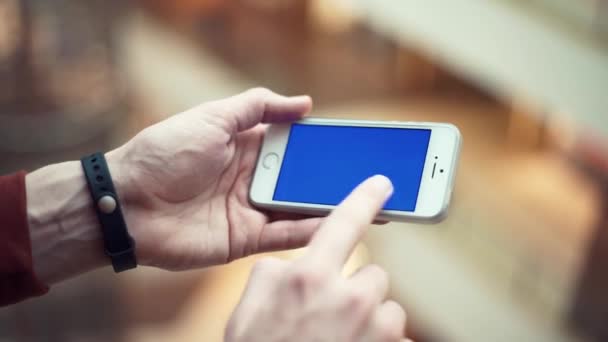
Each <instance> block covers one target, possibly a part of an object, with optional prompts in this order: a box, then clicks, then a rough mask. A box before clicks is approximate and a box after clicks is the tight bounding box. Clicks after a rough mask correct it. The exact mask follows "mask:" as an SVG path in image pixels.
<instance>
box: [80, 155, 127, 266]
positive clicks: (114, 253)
mask: <svg viewBox="0 0 608 342" xmlns="http://www.w3.org/2000/svg"><path fill="white" fill-rule="evenodd" d="M80 162H81V163H82V168H83V170H84V174H85V177H86V180H87V184H88V186H89V191H90V193H91V199H92V200H93V207H94V208H95V213H96V214H97V218H98V219H99V223H100V224H101V231H102V233H103V239H104V246H105V253H106V255H107V256H108V257H110V260H111V261H112V267H113V268H114V272H116V273H118V272H122V271H126V270H129V269H132V268H135V267H137V259H136V257H135V241H133V238H132V237H131V235H129V231H128V230H127V224H126V223H125V219H124V217H123V215H122V211H121V210H120V201H119V200H118V194H117V193H116V189H114V183H112V177H111V176H110V170H109V169H108V164H107V163H106V158H105V157H104V155H103V153H94V154H92V155H90V156H86V157H83V158H82V159H81V160H80Z"/></svg>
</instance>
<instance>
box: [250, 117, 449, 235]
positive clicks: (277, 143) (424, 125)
mask: <svg viewBox="0 0 608 342" xmlns="http://www.w3.org/2000/svg"><path fill="white" fill-rule="evenodd" d="M297 123H299V124H304V125H325V126H354V127H383V128H402V129H429V130H431V137H430V140H429V146H428V150H427V155H426V160H425V163H424V168H423V172H422V180H421V183H420V190H419V193H418V199H417V202H416V209H415V211H399V210H382V211H381V212H380V214H379V215H378V219H380V220H390V221H407V222H412V221H413V222H428V223H433V222H438V221H440V220H441V219H443V217H444V216H445V215H446V213H447V208H448V206H449V203H450V198H451V194H452V189H453V186H454V177H455V174H456V168H457V164H458V159H459V154H460V144H461V136H460V131H459V130H458V128H456V127H455V126H454V125H451V124H445V123H432V122H400V121H368V120H343V119H324V118H307V119H303V120H300V121H298V122H297ZM290 131H291V123H290V124H274V125H270V126H268V128H267V130H266V134H265V136H264V142H263V144H262V147H261V149H260V155H259V158H258V161H257V164H256V169H255V171H254V176H253V180H252V184H251V189H250V191H249V199H250V201H251V202H252V203H253V204H254V205H255V206H257V207H261V208H266V209H272V210H280V211H289V212H297V213H304V214H312V215H324V214H326V213H327V212H329V211H331V210H332V209H333V208H335V206H333V205H324V204H312V203H299V202H284V201H275V200H273V199H272V197H273V195H274V191H275V188H276V185H277V180H278V177H279V173H280V170H281V166H282V162H283V156H284V154H285V150H286V147H287V142H288V141H289V133H290ZM269 154H276V156H278V161H277V165H274V166H271V167H265V166H264V159H265V157H266V156H267V155H269ZM435 157H436V158H435ZM435 164H436V166H435V174H434V176H433V165H435ZM441 169H443V170H444V171H443V172H439V170H441Z"/></svg>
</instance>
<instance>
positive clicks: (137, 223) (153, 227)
mask: <svg viewBox="0 0 608 342" xmlns="http://www.w3.org/2000/svg"><path fill="white" fill-rule="evenodd" d="M310 108H311V100H310V98H309V97H307V96H302V97H292V98H288V97H283V96H280V95H277V94H274V93H272V92H270V91H269V90H266V89H252V90H249V91H247V92H244V93H242V94H240V95H237V96H234V97H231V98H228V99H225V100H221V101H216V102H210V103H207V104H204V105H201V106H199V107H196V108H194V109H191V110H189V111H186V112H184V113H181V114H177V115H175V116H173V117H171V118H169V119H167V120H165V121H163V122H160V123H158V124H156V125H154V126H151V127H149V128H147V129H145V130H143V131H142V132H141V133H140V134H138V135H137V136H136V137H135V138H133V139H132V140H131V141H129V142H128V143H127V144H125V145H124V146H122V147H121V148H119V149H117V150H115V151H113V152H110V153H109V154H108V158H109V160H111V163H112V165H113V166H112V169H113V170H112V173H113V174H116V175H117V176H115V178H118V180H117V181H116V182H117V184H119V185H118V186H119V191H120V196H121V197H122V200H123V202H124V204H123V206H124V211H125V216H126V219H127V224H128V225H129V230H130V232H131V234H132V235H133V237H134V239H135V242H136V253H137V256H138V261H139V263H140V264H143V265H151V266H158V267H162V268H166V269H171V270H180V269H189V268H195V267H202V266H208V265H214V264H221V263H226V262H229V261H231V260H233V259H236V258H240V257H243V256H246V255H249V254H252V253H257V252H262V251H270V250H277V249H287V248H295V247H299V246H303V245H305V244H306V243H307V242H308V240H309V239H310V237H311V236H312V234H313V233H314V231H315V230H316V228H317V226H318V225H319V223H320V219H318V218H312V219H302V220H297V219H295V220H294V217H287V216H285V215H281V216H282V217H279V215H275V214H269V213H265V212H262V211H259V210H257V209H255V208H253V207H252V206H251V205H250V204H249V201H248V191H249V186H250V184H251V178H252V175H253V170H254V167H255V164H256V160H257V155H258V153H259V148H260V145H261V143H262V139H263V135H264V127H263V125H261V124H260V123H262V122H285V121H293V120H297V119H299V118H300V117H301V116H302V115H304V114H305V113H306V112H308V111H309V110H310ZM281 218H283V219H281Z"/></svg>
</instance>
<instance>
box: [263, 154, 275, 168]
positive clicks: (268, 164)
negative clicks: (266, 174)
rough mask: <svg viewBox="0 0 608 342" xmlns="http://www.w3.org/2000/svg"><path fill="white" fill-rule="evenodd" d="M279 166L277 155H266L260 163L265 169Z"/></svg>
mask: <svg viewBox="0 0 608 342" xmlns="http://www.w3.org/2000/svg"><path fill="white" fill-rule="evenodd" d="M277 164H279V155H278V154H276V153H268V154H267V155H266V156H264V160H263V161H262V166H264V168H265V169H272V168H274V167H275V166H277Z"/></svg>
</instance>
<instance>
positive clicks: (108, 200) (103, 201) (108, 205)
mask: <svg viewBox="0 0 608 342" xmlns="http://www.w3.org/2000/svg"><path fill="white" fill-rule="evenodd" d="M97 207H98V208H99V210H100V211H101V212H102V213H104V214H111V213H112V212H114V209H116V200H115V199H114V197H112V196H109V195H105V196H103V197H102V198H100V199H99V201H97Z"/></svg>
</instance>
